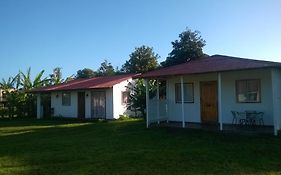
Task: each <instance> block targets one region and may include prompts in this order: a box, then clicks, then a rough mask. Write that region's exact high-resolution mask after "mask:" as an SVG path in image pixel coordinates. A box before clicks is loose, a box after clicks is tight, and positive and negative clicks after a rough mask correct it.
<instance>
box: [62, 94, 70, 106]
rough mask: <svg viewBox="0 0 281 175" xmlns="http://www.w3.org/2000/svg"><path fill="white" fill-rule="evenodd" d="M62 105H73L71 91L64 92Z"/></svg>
mask: <svg viewBox="0 0 281 175" xmlns="http://www.w3.org/2000/svg"><path fill="white" fill-rule="evenodd" d="M62 105H63V106H70V105H71V93H70V92H64V93H62Z"/></svg>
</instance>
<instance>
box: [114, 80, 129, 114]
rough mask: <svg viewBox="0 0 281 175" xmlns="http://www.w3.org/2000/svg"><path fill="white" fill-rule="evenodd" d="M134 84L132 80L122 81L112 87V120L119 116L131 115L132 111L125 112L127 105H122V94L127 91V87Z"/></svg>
mask: <svg viewBox="0 0 281 175" xmlns="http://www.w3.org/2000/svg"><path fill="white" fill-rule="evenodd" d="M130 83H134V82H133V80H132V79H128V80H125V81H122V82H121V83H118V84H116V85H114V86H113V118H114V119H118V118H119V116H120V115H133V112H132V111H129V110H127V105H126V104H122V92H124V91H129V88H128V87H127V86H128V85H129V84H130Z"/></svg>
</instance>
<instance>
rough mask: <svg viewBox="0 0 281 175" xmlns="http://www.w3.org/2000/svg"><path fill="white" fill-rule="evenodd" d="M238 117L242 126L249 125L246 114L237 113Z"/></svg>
mask: <svg viewBox="0 0 281 175" xmlns="http://www.w3.org/2000/svg"><path fill="white" fill-rule="evenodd" d="M236 115H237V118H238V119H239V124H240V125H247V124H248V121H247V119H246V113H245V112H236Z"/></svg>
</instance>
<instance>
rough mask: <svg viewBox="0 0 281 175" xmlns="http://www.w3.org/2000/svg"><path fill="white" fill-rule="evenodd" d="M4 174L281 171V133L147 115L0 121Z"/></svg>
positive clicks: (0, 169) (153, 174)
mask: <svg viewBox="0 0 281 175" xmlns="http://www.w3.org/2000/svg"><path fill="white" fill-rule="evenodd" d="M0 174H1V175H2V174H13V175H14V174H21V175H22V174H23V175H25V174H26V175H33V174H38V175H39V174H48V175H55V174H73V175H77V174H98V175H102V174H151V175H157V174H167V175H172V174H281V137H280V136H279V137H274V136H271V135H259V136H245V135H237V134H223V133H218V132H211V131H209V132H208V131H202V130H190V129H175V128H173V129H172V128H150V129H146V128H145V124H144V121H143V120H132V121H115V122H113V121H112V122H78V121H47V120H40V121H38V120H14V121H13V120H11V121H0Z"/></svg>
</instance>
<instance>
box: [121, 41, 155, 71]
mask: <svg viewBox="0 0 281 175" xmlns="http://www.w3.org/2000/svg"><path fill="white" fill-rule="evenodd" d="M129 57H130V58H129V60H128V61H126V63H125V64H124V65H123V66H122V71H124V72H126V73H144V72H147V71H150V70H154V69H156V68H157V67H158V62H157V59H158V58H159V55H158V54H155V53H154V51H153V48H152V47H148V46H144V45H143V46H141V47H136V48H135V51H134V52H132V53H131V54H130V56H129Z"/></svg>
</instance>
